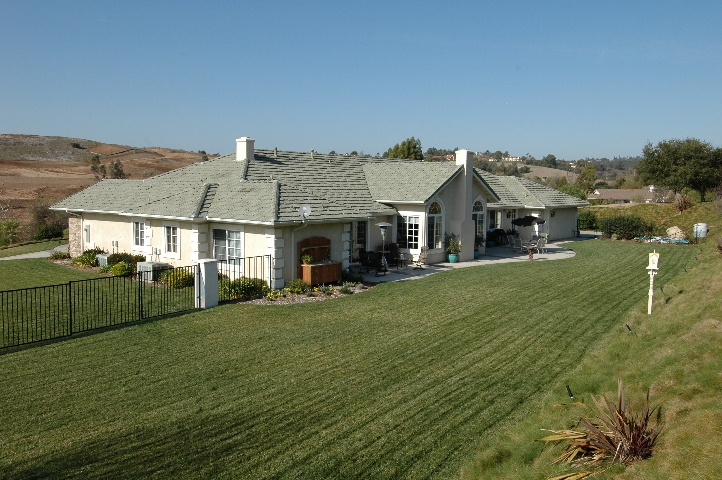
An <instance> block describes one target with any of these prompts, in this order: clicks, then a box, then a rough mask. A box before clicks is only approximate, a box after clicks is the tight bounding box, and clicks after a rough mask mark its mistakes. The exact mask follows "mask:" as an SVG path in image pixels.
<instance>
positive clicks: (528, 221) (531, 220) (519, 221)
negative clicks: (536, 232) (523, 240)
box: [511, 215, 546, 227]
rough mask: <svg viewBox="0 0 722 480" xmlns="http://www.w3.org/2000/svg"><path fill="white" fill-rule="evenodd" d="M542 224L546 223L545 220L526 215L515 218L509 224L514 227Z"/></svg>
mask: <svg viewBox="0 0 722 480" xmlns="http://www.w3.org/2000/svg"><path fill="white" fill-rule="evenodd" d="M542 223H546V220H544V219H543V218H539V217H535V216H534V215H526V216H524V217H521V218H515V219H514V220H512V221H511V224H512V225H516V226H517V227H531V226H532V225H535V224H536V225H539V224H542Z"/></svg>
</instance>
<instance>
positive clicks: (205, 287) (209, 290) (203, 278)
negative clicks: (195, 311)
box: [195, 259, 218, 308]
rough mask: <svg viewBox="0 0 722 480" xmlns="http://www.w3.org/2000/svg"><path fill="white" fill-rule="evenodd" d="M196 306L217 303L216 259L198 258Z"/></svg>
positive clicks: (211, 305) (208, 306)
mask: <svg viewBox="0 0 722 480" xmlns="http://www.w3.org/2000/svg"><path fill="white" fill-rule="evenodd" d="M195 289H196V291H195V297H196V308H211V307H215V306H216V305H218V261H217V260H214V259H204V260H198V275H196V281H195Z"/></svg>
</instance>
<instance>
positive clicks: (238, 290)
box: [218, 277, 268, 300]
mask: <svg viewBox="0 0 722 480" xmlns="http://www.w3.org/2000/svg"><path fill="white" fill-rule="evenodd" d="M218 289H219V292H220V294H221V297H223V298H228V299H229V300H238V299H241V300H251V299H254V298H261V297H263V296H264V295H265V294H266V291H267V290H268V284H267V283H266V281H265V280H261V279H260V278H247V277H241V278H237V279H235V280H229V279H222V280H221V281H220V282H219V284H218Z"/></svg>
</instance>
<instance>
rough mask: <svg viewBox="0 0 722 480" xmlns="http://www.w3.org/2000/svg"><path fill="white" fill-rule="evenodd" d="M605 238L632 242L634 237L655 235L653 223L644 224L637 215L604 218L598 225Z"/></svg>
mask: <svg viewBox="0 0 722 480" xmlns="http://www.w3.org/2000/svg"><path fill="white" fill-rule="evenodd" d="M599 227H600V229H601V231H602V235H603V236H604V237H605V238H619V239H621V240H632V239H634V238H635V237H641V236H651V235H654V234H655V230H656V226H655V225H654V223H648V222H645V221H644V220H643V219H642V217H640V216H638V215H618V216H616V217H611V218H606V219H604V220H602V221H601V222H600V225H599Z"/></svg>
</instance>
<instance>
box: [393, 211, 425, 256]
mask: <svg viewBox="0 0 722 480" xmlns="http://www.w3.org/2000/svg"><path fill="white" fill-rule="evenodd" d="M419 224H420V222H419V217H418V216H417V215H399V216H398V217H396V243H398V244H399V248H408V249H409V250H418V249H419Z"/></svg>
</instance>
